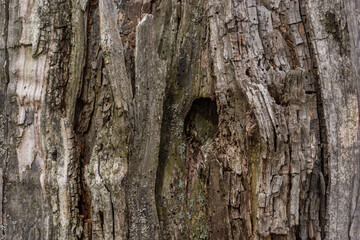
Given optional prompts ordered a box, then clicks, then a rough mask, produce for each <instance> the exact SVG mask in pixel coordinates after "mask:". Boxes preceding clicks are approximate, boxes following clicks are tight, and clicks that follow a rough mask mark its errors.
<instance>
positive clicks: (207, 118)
mask: <svg viewBox="0 0 360 240" xmlns="http://www.w3.org/2000/svg"><path fill="white" fill-rule="evenodd" d="M218 122H219V115H218V113H217V107H216V102H215V101H213V100H211V99H210V98H198V99H195V101H193V103H192V105H191V109H190V111H189V112H188V114H187V116H186V118H185V124H184V128H185V129H184V130H185V135H186V137H187V138H192V139H193V140H196V141H197V142H199V143H200V144H204V143H205V142H206V141H207V140H208V139H212V138H213V137H214V135H215V134H216V133H217V131H218Z"/></svg>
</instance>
